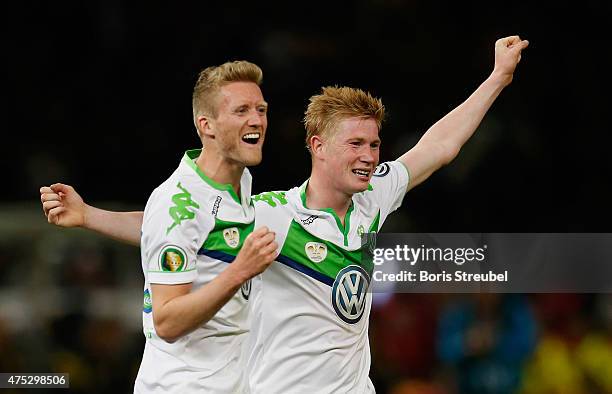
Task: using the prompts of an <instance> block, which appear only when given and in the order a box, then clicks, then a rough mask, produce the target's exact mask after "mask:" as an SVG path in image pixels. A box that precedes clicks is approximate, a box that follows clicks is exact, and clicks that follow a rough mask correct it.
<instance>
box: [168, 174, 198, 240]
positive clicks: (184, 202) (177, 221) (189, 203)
mask: <svg viewBox="0 0 612 394" xmlns="http://www.w3.org/2000/svg"><path fill="white" fill-rule="evenodd" d="M176 187H178V188H179V189H180V190H181V192H182V193H176V194H175V195H173V196H172V203H173V204H174V206H173V207H170V209H169V210H168V213H169V214H170V218H171V219H172V225H170V227H168V228H167V229H166V234H169V233H170V231H172V229H173V228H174V227H176V226H177V225H178V226H180V225H181V222H182V221H183V220H190V219H193V218H194V217H195V212H193V211H190V210H189V209H187V208H190V207H193V208H195V209H198V208H200V205H199V204H198V203H197V202H195V201H193V200H192V199H191V193H189V192H188V191H187V189H185V188H184V187H183V186H181V182H179V183H177V184H176Z"/></svg>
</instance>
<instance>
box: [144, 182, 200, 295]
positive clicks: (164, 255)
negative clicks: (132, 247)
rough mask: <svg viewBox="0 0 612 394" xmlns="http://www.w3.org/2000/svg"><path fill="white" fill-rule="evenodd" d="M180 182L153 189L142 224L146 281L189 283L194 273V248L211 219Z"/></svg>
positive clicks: (196, 249)
mask: <svg viewBox="0 0 612 394" xmlns="http://www.w3.org/2000/svg"><path fill="white" fill-rule="evenodd" d="M200 203H201V202H199V201H197V200H196V199H195V197H193V196H192V195H191V193H190V191H189V190H188V187H186V186H185V185H182V184H181V183H180V182H178V183H175V184H174V187H172V185H168V187H164V188H160V189H158V190H156V191H155V192H154V193H153V195H152V196H151V198H150V199H149V203H148V204H147V208H146V209H145V214H144V220H143V226H142V242H141V248H142V251H141V253H142V256H143V260H144V261H143V267H145V268H146V269H147V276H148V280H149V282H150V283H158V284H181V283H191V282H193V281H194V280H195V279H196V277H197V271H196V261H197V256H198V251H199V249H200V247H201V246H202V244H203V242H204V240H205V239H206V237H207V235H208V233H209V232H210V230H211V228H212V226H211V225H210V223H211V222H212V219H211V218H209V217H208V216H210V215H209V214H208V213H206V212H203V211H202V209H201V204H200Z"/></svg>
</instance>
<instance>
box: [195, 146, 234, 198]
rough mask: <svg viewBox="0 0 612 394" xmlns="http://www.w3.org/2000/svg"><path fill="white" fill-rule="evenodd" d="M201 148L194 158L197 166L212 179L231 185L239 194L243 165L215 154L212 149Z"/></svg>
mask: <svg viewBox="0 0 612 394" xmlns="http://www.w3.org/2000/svg"><path fill="white" fill-rule="evenodd" d="M204 152H205V149H202V153H200V156H198V158H197V159H196V161H195V162H196V165H197V166H198V168H199V169H200V170H201V171H202V172H203V173H204V175H206V176H207V177H209V178H210V179H212V180H213V181H215V182H217V183H220V184H223V185H231V186H232V188H233V189H234V191H235V192H236V194H237V195H238V196H239V195H240V178H241V177H242V173H243V172H244V165H241V164H238V163H235V162H228V161H227V160H226V159H224V158H223V157H221V156H219V155H217V154H215V152H214V151H213V150H211V151H208V150H206V154H204Z"/></svg>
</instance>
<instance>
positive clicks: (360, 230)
mask: <svg viewBox="0 0 612 394" xmlns="http://www.w3.org/2000/svg"><path fill="white" fill-rule="evenodd" d="M363 233H365V229H364V228H363V225H361V224H360V225H359V227H357V235H359V236H360V237H361V236H362V235H363Z"/></svg>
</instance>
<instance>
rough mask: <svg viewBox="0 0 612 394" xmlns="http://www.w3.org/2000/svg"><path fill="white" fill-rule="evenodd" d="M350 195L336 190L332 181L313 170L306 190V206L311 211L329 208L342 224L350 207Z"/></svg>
mask: <svg viewBox="0 0 612 394" xmlns="http://www.w3.org/2000/svg"><path fill="white" fill-rule="evenodd" d="M352 197H353V196H352V194H347V193H345V192H342V191H339V190H336V189H335V188H334V185H333V182H332V179H331V178H330V177H327V176H324V175H323V174H321V173H320V172H319V171H315V169H314V168H313V170H312V173H311V175H310V180H309V181H308V187H307V188H306V206H307V207H308V208H311V209H322V208H331V209H333V210H334V212H336V215H338V217H339V218H340V220H341V221H342V224H344V216H345V215H346V212H347V211H348V209H349V207H350V206H351V198H352Z"/></svg>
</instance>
